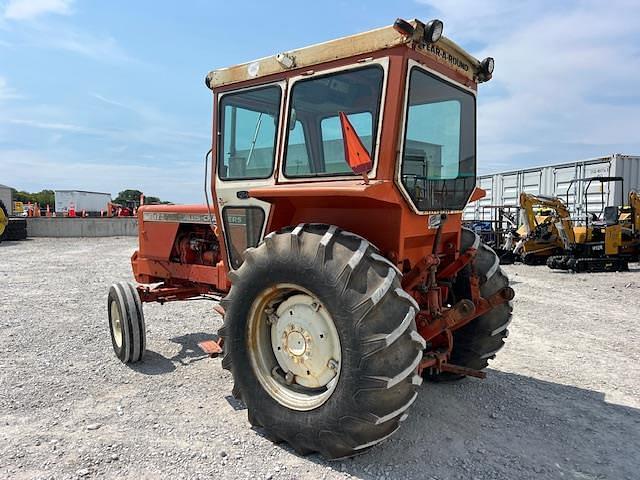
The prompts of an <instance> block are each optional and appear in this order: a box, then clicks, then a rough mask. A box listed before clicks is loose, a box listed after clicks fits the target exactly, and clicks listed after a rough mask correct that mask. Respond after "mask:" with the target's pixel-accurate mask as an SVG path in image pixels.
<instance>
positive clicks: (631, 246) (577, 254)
mask: <svg viewBox="0 0 640 480" xmlns="http://www.w3.org/2000/svg"><path fill="white" fill-rule="evenodd" d="M594 182H599V183H600V189H599V191H600V192H602V201H601V205H602V209H601V212H600V214H597V213H595V212H590V211H589V205H588V202H586V203H587V208H586V211H585V219H584V224H583V225H577V226H576V225H574V223H573V222H572V221H571V219H563V220H561V221H559V222H557V223H556V224H555V227H556V230H557V231H558V234H559V236H560V238H561V239H562V243H563V245H564V250H565V252H564V253H563V254H561V255H554V256H551V257H549V258H548V259H547V266H548V267H549V268H552V269H556V270H573V271H574V272H617V271H627V270H629V262H630V261H638V258H639V256H640V197H639V196H638V193H637V192H635V191H631V192H630V193H629V203H628V205H626V206H617V205H613V206H606V204H607V202H606V201H605V198H604V196H605V194H604V192H605V188H604V185H605V184H607V183H612V182H620V183H621V186H622V187H623V186H624V180H623V178H622V177H588V178H578V179H576V180H574V181H572V182H571V183H570V184H569V188H568V189H567V203H568V198H569V191H570V189H571V185H572V184H573V183H578V184H582V185H583V191H582V198H585V199H586V198H588V197H587V193H588V192H589V188H590V187H591V185H592V184H593V183H594ZM621 191H624V189H623V188H621Z"/></svg>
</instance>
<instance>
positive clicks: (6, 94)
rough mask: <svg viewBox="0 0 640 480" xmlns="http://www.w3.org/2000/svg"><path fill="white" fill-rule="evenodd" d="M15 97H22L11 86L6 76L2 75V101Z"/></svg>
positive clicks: (0, 92) (0, 83) (0, 79)
mask: <svg viewBox="0 0 640 480" xmlns="http://www.w3.org/2000/svg"><path fill="white" fill-rule="evenodd" d="M14 98H20V95H18V93H17V92H16V91H15V90H14V89H13V88H11V87H10V86H9V83H8V82H7V80H6V79H5V78H4V77H0V102H3V101H5V100H10V99H14Z"/></svg>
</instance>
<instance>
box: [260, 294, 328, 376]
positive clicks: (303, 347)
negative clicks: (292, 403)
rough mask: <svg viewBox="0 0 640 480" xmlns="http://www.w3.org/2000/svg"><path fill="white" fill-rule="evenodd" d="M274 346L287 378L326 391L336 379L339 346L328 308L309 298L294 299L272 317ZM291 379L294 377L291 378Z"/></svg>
mask: <svg viewBox="0 0 640 480" xmlns="http://www.w3.org/2000/svg"><path fill="white" fill-rule="evenodd" d="M270 321H271V345H272V348H273V352H274V354H275V357H276V360H277V361H278V364H279V366H280V368H281V369H282V371H283V372H284V374H285V375H286V374H288V373H291V374H292V375H293V380H292V382H291V383H296V384H298V385H302V386H304V387H307V388H321V387H325V386H326V385H327V384H328V383H329V382H330V381H331V380H332V379H333V378H335V377H336V375H337V373H338V368H339V362H340V342H339V340H338V335H337V332H336V331H335V326H334V325H333V321H332V320H331V317H330V316H329V314H328V312H327V311H326V309H325V308H323V307H322V306H321V305H320V303H319V302H318V301H317V300H315V299H314V298H313V297H311V296H310V295H306V294H299V295H294V296H292V297H290V298H288V299H287V300H285V301H284V302H282V303H281V304H280V305H279V307H278V309H277V310H276V312H275V315H274V316H273V317H271V320H270ZM289 378H291V376H289Z"/></svg>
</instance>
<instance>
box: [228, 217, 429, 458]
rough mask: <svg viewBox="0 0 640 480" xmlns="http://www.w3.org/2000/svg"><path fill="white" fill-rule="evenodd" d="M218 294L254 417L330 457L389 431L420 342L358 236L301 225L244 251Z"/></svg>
mask: <svg viewBox="0 0 640 480" xmlns="http://www.w3.org/2000/svg"><path fill="white" fill-rule="evenodd" d="M230 279H231V281H232V285H233V286H232V288H231V291H230V292H229V295H228V296H227V297H226V298H225V299H224V300H223V302H222V304H223V306H224V308H225V311H226V313H225V323H224V326H223V328H222V329H221V330H220V332H219V334H220V336H222V337H223V338H224V342H225V343H224V350H225V357H224V359H223V367H224V368H226V369H228V370H231V372H232V374H233V379H234V382H235V386H234V395H235V396H236V397H238V398H240V399H242V400H243V401H244V403H245V404H246V406H247V411H248V417H249V421H250V422H251V424H252V425H254V426H256V427H261V428H262V429H264V431H265V434H266V436H267V437H268V438H270V439H272V440H273V441H275V442H278V441H286V442H288V443H289V444H290V445H291V446H292V447H293V448H294V449H295V450H296V451H297V452H299V453H301V454H308V453H312V452H320V453H321V454H322V455H323V456H325V457H326V458H329V459H336V458H342V457H349V456H353V455H357V454H359V453H363V452H364V451H366V450H367V449H369V448H370V447H371V446H373V445H375V444H377V443H379V442H381V441H382V440H384V439H385V438H387V437H389V436H390V435H391V434H393V433H394V432H395V431H396V430H397V429H398V428H399V424H400V422H401V421H402V420H404V419H405V417H406V411H407V409H408V408H409V407H410V406H411V404H412V403H413V402H414V401H415V399H416V397H417V392H416V389H417V386H418V385H420V383H421V382H422V379H421V378H420V377H419V376H418V375H416V371H417V367H418V364H419V363H420V360H421V359H422V351H423V349H424V347H425V342H424V339H422V337H420V335H419V334H418V333H417V331H416V325H415V320H414V316H415V314H416V312H417V310H418V308H417V305H416V304H415V302H414V301H413V299H412V298H411V297H410V296H409V295H407V294H406V293H405V292H404V290H402V288H401V287H400V274H399V272H398V270H397V269H396V267H395V266H394V265H393V264H391V263H390V262H389V261H388V260H386V259H385V258H384V257H382V256H381V255H380V254H379V253H378V251H377V249H376V248H375V247H373V246H372V245H371V244H370V243H369V242H367V241H366V240H364V239H363V238H361V237H359V236H357V235H354V234H352V233H349V232H345V231H341V230H339V229H338V228H337V227H335V226H328V225H317V224H314V225H304V224H301V225H298V226H297V227H295V228H289V229H285V230H282V231H279V232H277V233H272V234H270V235H268V236H267V237H266V238H265V239H264V241H263V242H262V243H261V244H260V245H258V246H257V247H256V248H251V249H248V250H247V251H246V252H245V255H244V263H243V264H242V266H241V267H240V268H239V269H238V270H236V271H235V272H232V273H231V274H230Z"/></svg>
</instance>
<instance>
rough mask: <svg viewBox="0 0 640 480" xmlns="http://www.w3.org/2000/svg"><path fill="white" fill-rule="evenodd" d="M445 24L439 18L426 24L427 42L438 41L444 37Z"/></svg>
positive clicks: (425, 34)
mask: <svg viewBox="0 0 640 480" xmlns="http://www.w3.org/2000/svg"><path fill="white" fill-rule="evenodd" d="M443 28H444V24H443V23H442V21H440V20H438V19H433V20H431V21H430V22H429V23H427V24H426V25H425V26H424V41H425V43H436V42H437V41H438V40H440V37H442V30H443Z"/></svg>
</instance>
